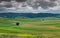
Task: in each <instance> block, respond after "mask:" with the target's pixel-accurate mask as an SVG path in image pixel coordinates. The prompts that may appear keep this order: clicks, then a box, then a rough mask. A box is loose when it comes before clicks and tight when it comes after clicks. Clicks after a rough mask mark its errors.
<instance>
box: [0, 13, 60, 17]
mask: <svg viewBox="0 0 60 38" xmlns="http://www.w3.org/2000/svg"><path fill="white" fill-rule="evenodd" d="M0 17H4V18H16V17H23V18H24V17H26V18H42V17H59V18H60V14H53V13H0Z"/></svg>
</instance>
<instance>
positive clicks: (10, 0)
mask: <svg viewBox="0 0 60 38" xmlns="http://www.w3.org/2000/svg"><path fill="white" fill-rule="evenodd" d="M0 1H7V2H9V1H11V0H0Z"/></svg>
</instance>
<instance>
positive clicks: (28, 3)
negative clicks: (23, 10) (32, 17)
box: [0, 0, 57, 9]
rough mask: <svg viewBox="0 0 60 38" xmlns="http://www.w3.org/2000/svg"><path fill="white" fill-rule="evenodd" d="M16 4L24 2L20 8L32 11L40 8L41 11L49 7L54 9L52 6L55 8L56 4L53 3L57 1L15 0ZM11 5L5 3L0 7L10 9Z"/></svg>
mask: <svg viewBox="0 0 60 38" xmlns="http://www.w3.org/2000/svg"><path fill="white" fill-rule="evenodd" d="M0 1H7V2H9V1H11V0H0ZM15 1H16V2H21V3H22V2H25V3H26V4H25V3H24V4H22V7H26V6H30V7H32V8H34V9H37V8H38V7H42V8H43V9H47V8H49V7H54V6H57V4H56V3H55V1H57V0H49V2H48V1H46V0H15ZM12 4H13V3H11V2H9V3H6V4H5V5H0V7H7V8H9V7H12V6H13V5H12ZM17 7H18V6H17Z"/></svg>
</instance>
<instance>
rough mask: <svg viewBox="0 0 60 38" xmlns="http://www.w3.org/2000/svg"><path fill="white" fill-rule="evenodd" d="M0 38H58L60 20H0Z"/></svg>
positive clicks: (59, 34) (59, 35) (59, 36)
mask: <svg viewBox="0 0 60 38" xmlns="http://www.w3.org/2000/svg"><path fill="white" fill-rule="evenodd" d="M16 22H19V23H20V25H19V26H16ZM0 38H60V20H59V19H38V18H24V19H22V18H17V19H13V18H0Z"/></svg>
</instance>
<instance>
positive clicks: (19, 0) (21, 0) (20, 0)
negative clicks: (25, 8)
mask: <svg viewBox="0 0 60 38" xmlns="http://www.w3.org/2000/svg"><path fill="white" fill-rule="evenodd" d="M0 1H7V2H10V1H11V0H0ZM16 1H17V2H25V1H26V0H16Z"/></svg>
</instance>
